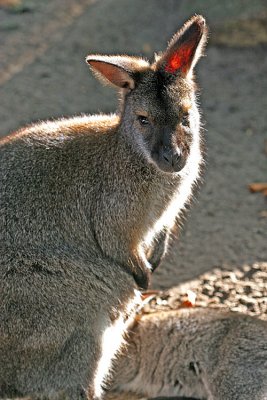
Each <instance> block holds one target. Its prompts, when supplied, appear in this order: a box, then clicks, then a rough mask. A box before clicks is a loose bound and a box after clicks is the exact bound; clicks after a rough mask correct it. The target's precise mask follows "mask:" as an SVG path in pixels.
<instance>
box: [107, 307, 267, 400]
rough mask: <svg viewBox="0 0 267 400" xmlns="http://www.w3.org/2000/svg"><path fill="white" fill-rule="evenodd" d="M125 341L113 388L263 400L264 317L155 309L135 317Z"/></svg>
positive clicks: (266, 383)
mask: <svg viewBox="0 0 267 400" xmlns="http://www.w3.org/2000/svg"><path fill="white" fill-rule="evenodd" d="M128 341H129V346H128V347H127V352H126V354H125V355H124V356H123V357H122V356H121V357H119V358H118V360H117V361H116V365H115V371H116V372H115V383H114V390H115V389H116V390H117V391H129V392H130V391H131V392H134V393H138V394H141V395H143V396H148V397H150V396H151V397H153V396H164V397H161V398H162V399H163V398H167V397H170V396H175V397H172V398H173V399H175V400H176V399H177V400H178V399H181V398H195V399H206V400H207V399H208V400H266V399H267V321H263V320H260V319H257V318H255V317H251V316H248V315H245V314H240V313H237V312H230V311H229V310H225V309H224V310H222V309H215V308H195V309H181V310H175V311H165V312H156V313H154V314H148V315H144V316H142V317H141V318H140V320H137V322H136V324H135V325H134V326H133V328H132V330H130V333H129V337H128ZM177 396H184V397H177ZM186 396H187V397H186Z"/></svg>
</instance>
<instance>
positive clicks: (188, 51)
mask: <svg viewBox="0 0 267 400" xmlns="http://www.w3.org/2000/svg"><path fill="white" fill-rule="evenodd" d="M192 55H193V46H192V43H187V44H184V45H183V46H181V47H180V48H179V49H177V51H176V52H174V53H172V54H171V55H170V57H169V58H168V59H167V64H166V66H165V71H166V72H168V73H170V74H174V73H176V72H177V71H178V70H181V71H182V72H186V71H187V70H188V68H189V66H190V63H191V60H192Z"/></svg>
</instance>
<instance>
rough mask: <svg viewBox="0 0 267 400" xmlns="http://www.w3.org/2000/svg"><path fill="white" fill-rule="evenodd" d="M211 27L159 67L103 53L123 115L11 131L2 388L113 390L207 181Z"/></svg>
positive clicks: (0, 337) (5, 153)
mask: <svg viewBox="0 0 267 400" xmlns="http://www.w3.org/2000/svg"><path fill="white" fill-rule="evenodd" d="M205 37H206V28H205V22H204V19H203V18H202V17H199V16H197V17H194V18H193V19H192V20H190V21H189V22H188V23H187V24H186V25H185V26H184V27H183V29H182V30H181V31H180V32H179V33H178V34H177V35H176V36H175V37H174V39H173V40H172V42H171V43H170V45H169V47H168V49H167V51H166V53H164V55H162V56H161V57H160V58H159V59H158V60H157V61H156V62H155V63H154V64H152V65H150V64H149V63H148V62H147V61H144V60H142V59H137V58H130V57H126V56H125V57H124V56H116V57H112V56H110V57H108V56H89V57H88V58H87V62H88V63H89V64H90V66H91V68H92V69H93V70H94V72H95V73H96V74H97V75H101V76H102V77H103V78H104V79H105V80H107V81H109V82H111V83H112V84H114V85H116V86H118V87H119V89H120V91H121V95H122V97H123V102H122V104H121V113H120V114H119V115H111V116H105V115H100V116H92V117H87V116H84V117H76V118H71V119H63V120H58V121H53V122H52V121H50V122H42V123H40V124H36V125H32V126H30V127H28V128H25V129H22V130H20V131H18V132H16V133H15V134H13V135H11V136H9V137H7V138H6V139H3V140H2V141H1V142H0V185H1V192H0V273H1V280H0V307H1V312H0V397H5V396H9V397H14V396H24V395H45V396H47V397H49V398H54V397H55V398H56V397H57V396H58V395H59V394H60V393H62V392H64V394H65V395H66V396H67V397H68V398H70V399H80V398H81V399H82V398H85V397H87V398H89V399H92V398H99V397H101V393H102V385H103V382H104V378H105V376H106V375H107V373H108V371H109V367H110V364H111V360H112V358H113V356H114V354H115V353H116V352H117V350H118V348H119V347H120V344H121V340H122V339H121V338H122V334H123V331H124V329H125V327H126V325H127V322H125V321H126V320H127V319H129V315H130V314H131V313H133V312H134V310H135V308H136V304H138V302H139V293H140V292H139V289H142V288H146V287H147V285H148V282H149V276H150V274H151V270H152V269H154V268H155V267H156V266H157V265H158V264H159V263H160V261H161V258H162V256H163V255H164V253H165V250H166V243H167V240H168V236H169V233H170V232H171V230H172V229H173V227H174V226H175V224H176V219H177V217H178V218H179V215H180V213H181V212H182V211H183V209H184V208H185V206H186V205H187V204H188V203H189V201H190V198H191V195H192V190H193V187H194V185H195V183H196V182H197V181H198V179H199V175H200V168H201V163H202V153H201V134H200V128H199V113H198V110H197V106H196V102H195V93H194V84H193V81H192V69H193V66H194V65H195V63H196V62H197V60H198V58H199V56H200V52H201V48H202V46H203V44H204V42H205ZM177 57H178V58H177ZM158 238H159V244H158V245H157V244H156V241H157V239H158ZM151 264H152V266H151Z"/></svg>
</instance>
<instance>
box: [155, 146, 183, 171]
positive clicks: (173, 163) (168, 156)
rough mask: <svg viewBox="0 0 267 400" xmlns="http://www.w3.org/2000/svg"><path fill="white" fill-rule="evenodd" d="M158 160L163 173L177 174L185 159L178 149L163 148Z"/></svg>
mask: <svg viewBox="0 0 267 400" xmlns="http://www.w3.org/2000/svg"><path fill="white" fill-rule="evenodd" d="M159 158H160V159H159V161H160V165H161V169H163V171H165V172H179V171H181V169H183V167H184V166H185V163H186V158H185V157H184V156H183V155H182V153H181V151H180V150H179V149H177V150H173V149H172V148H168V147H165V148H164V147H163V148H162V151H160V157H159Z"/></svg>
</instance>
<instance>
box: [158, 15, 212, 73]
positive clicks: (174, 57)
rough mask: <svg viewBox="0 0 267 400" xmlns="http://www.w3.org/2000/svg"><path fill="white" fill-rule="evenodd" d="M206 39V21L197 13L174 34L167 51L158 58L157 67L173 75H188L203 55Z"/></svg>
mask: <svg viewBox="0 0 267 400" xmlns="http://www.w3.org/2000/svg"><path fill="white" fill-rule="evenodd" d="M206 41H207V27H206V21H205V19H204V18H203V17H202V16H201V15H196V16H194V17H192V18H191V19H190V20H189V21H187V22H186V23H185V24H184V26H183V27H182V28H181V29H180V30H179V31H178V32H177V33H176V34H175V35H174V36H173V38H172V39H171V41H170V43H169V45H168V47H167V50H166V52H165V53H164V54H163V55H162V56H161V57H160V58H159V59H158V60H157V62H156V69H157V70H161V71H164V72H165V73H167V74H172V75H179V74H180V75H183V76H185V75H187V74H188V73H190V72H192V70H193V68H194V66H195V65H196V63H197V61H198V59H199V58H200V56H201V55H202V50H203V47H204V46H205V44H206Z"/></svg>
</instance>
